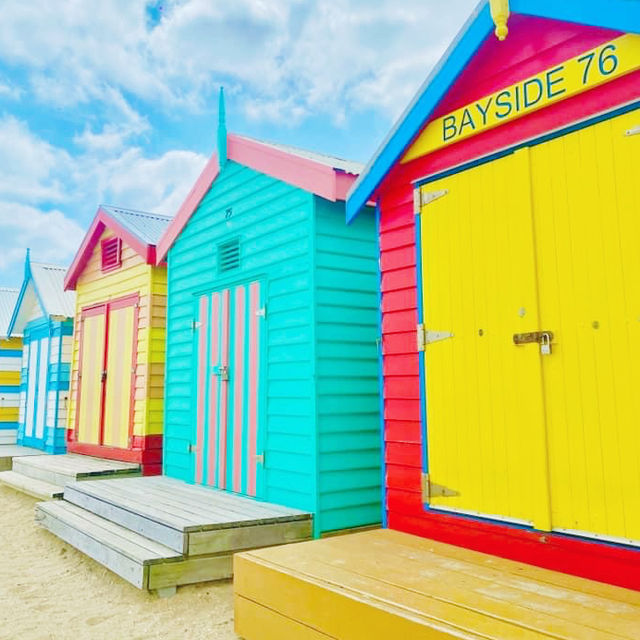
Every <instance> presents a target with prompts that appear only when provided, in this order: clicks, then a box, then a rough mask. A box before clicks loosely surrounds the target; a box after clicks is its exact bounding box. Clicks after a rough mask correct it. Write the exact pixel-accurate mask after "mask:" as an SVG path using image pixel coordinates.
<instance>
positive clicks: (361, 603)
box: [234, 543, 540, 640]
mask: <svg viewBox="0 0 640 640" xmlns="http://www.w3.org/2000/svg"><path fill="white" fill-rule="evenodd" d="M305 544H306V543H305ZM234 591H235V593H236V596H240V597H243V598H245V599H247V600H252V601H254V602H257V603H259V604H260V605H262V606H264V607H266V608H268V609H271V610H273V611H275V612H277V613H278V614H280V615H282V616H284V617H287V618H290V619H292V620H296V621H297V622H299V623H300V624H302V625H304V626H308V627H312V628H314V629H317V630H318V631H320V632H322V633H324V634H326V635H328V636H329V637H335V638H341V640H342V639H345V640H346V639H348V640H371V638H402V640H427V639H430V640H431V639H433V640H445V639H447V640H448V639H450V638H452V637H454V638H464V639H465V640H480V639H482V640H486V639H487V638H492V637H496V635H491V634H493V633H494V632H495V631H496V627H495V626H493V625H491V624H486V621H483V620H482V616H477V615H475V614H469V615H468V616H466V617H465V616H464V611H463V612H462V614H463V618H466V619H464V620H463V622H464V623H466V624H465V626H466V628H469V626H471V625H470V624H469V622H471V623H473V622H477V623H478V626H477V632H471V631H466V630H465V628H461V626H460V618H461V617H460V616H458V619H457V624H452V623H448V622H447V619H454V620H455V619H456V618H455V617H454V616H453V615H452V614H453V613H457V608H456V607H452V606H444V605H443V606H440V607H438V608H436V609H435V610H434V611H433V612H432V614H431V616H428V617H427V616H422V615H420V612H419V610H418V609H413V610H411V611H405V610H402V609H399V608H397V607H394V606H393V604H392V602H393V594H389V593H388V594H387V596H388V597H387V599H386V601H385V600H382V601H376V600H375V599H372V598H367V597H366V596H363V595H361V594H359V593H358V592H352V591H351V590H348V589H346V588H344V587H341V586H340V585H338V584H336V583H325V582H324V581H322V580H314V579H313V578H311V577H309V576H303V575H301V574H299V573H297V572H294V571H290V570H289V569H287V568H284V567H278V566H276V565H271V564H269V563H267V562H266V561H265V560H264V559H263V558H259V557H257V556H255V555H254V554H253V552H248V553H241V554H237V555H236V556H235V557H234ZM293 594H295V597H292V595H293ZM240 613H241V612H240ZM236 624H237V625H238V627H239V628H242V627H243V625H244V624H245V620H244V619H243V618H240V619H237V622H236ZM498 631H502V632H503V635H502V636H501V637H502V638H509V640H523V639H524V638H526V639H527V640H533V639H534V638H537V640H540V636H533V635H532V634H528V635H524V634H521V633H517V632H516V633H514V634H510V631H511V630H510V629H508V628H506V627H502V628H499V629H498ZM259 639H260V636H259V635H257V636H254V637H253V638H252V637H249V638H247V639H246V640H259Z"/></svg>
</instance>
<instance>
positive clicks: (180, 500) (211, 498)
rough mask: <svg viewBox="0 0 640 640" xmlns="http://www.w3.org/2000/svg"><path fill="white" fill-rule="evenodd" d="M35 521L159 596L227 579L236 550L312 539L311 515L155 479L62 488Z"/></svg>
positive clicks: (39, 508)
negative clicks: (182, 587) (59, 498)
mask: <svg viewBox="0 0 640 640" xmlns="http://www.w3.org/2000/svg"><path fill="white" fill-rule="evenodd" d="M36 520H37V521H38V522H39V523H40V524H41V525H42V526H44V527H45V528H47V529H49V530H50V531H51V532H52V533H55V534H56V535H57V536H58V537H60V538H62V539H63V540H65V541H66V542H68V543H69V544H71V545H73V546H75V547H76V548H78V549H80V550H81V551H83V552H84V553H86V554H87V555H89V556H91V557H92V558H94V559H95V560H97V561H98V562H100V563H101V564H103V565H104V566H106V567H108V568H109V569H111V570H112V571H113V572H114V573H117V574H118V575H120V576H121V577H123V578H124V579H125V580H128V581H129V582H131V583H132V584H133V585H135V586H136V587H138V588H142V589H149V590H157V591H160V592H164V591H165V590H168V592H170V591H171V590H175V587H176V586H178V585H182V584H189V583H193V582H201V581H206V580H218V579H223V578H229V577H231V575H232V574H233V566H232V555H233V553H235V552H236V551H240V550H246V549H253V548H257V547H264V546H268V545H278V544H286V543H289V542H298V541H300V540H307V539H309V538H310V537H311V531H312V521H311V514H309V513H306V512H303V511H298V510H295V509H289V508H286V507H281V506H278V505H273V504H269V503H263V502H257V501H255V500H251V499H248V498H243V497H241V496H237V495H234V494H230V493H227V492H224V491H217V490H212V489H207V488H204V487H199V486H193V485H188V484H186V483H184V482H180V481H178V480H174V479H171V478H166V477H161V476H155V477H144V478H121V479H113V480H88V481H84V482H77V483H70V484H67V485H66V487H65V490H64V500H63V501H62V502H45V503H40V504H38V505H37V507H36Z"/></svg>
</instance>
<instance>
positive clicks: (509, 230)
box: [420, 149, 550, 529]
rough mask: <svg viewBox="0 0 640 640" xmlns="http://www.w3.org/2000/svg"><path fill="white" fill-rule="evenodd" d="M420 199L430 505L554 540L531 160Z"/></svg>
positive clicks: (438, 187) (521, 156) (460, 178)
mask: <svg viewBox="0 0 640 640" xmlns="http://www.w3.org/2000/svg"><path fill="white" fill-rule="evenodd" d="M421 194H422V200H421V202H424V204H422V205H421V208H420V218H421V245H422V246H421V251H422V254H421V258H422V280H423V301H422V304H423V309H424V314H423V317H424V328H425V330H426V338H427V344H426V346H425V352H424V362H425V372H426V406H427V425H428V444H427V446H428V465H429V494H430V496H429V498H428V501H429V504H430V505H431V506H432V507H435V508H438V509H445V510H454V511H459V512H463V513H470V514H477V515H484V516H487V517H493V518H499V519H504V520H509V521H515V522H521V523H528V524H532V525H534V526H535V527H537V528H540V529H548V528H549V526H550V523H549V492H548V469H547V456H546V439H545V438H546V436H545V429H544V406H543V394H542V376H541V359H540V354H539V350H538V348H537V345H523V346H515V345H514V343H513V335H514V334H516V333H526V332H533V331H537V330H538V329H539V326H540V318H539V311H538V301H537V300H538V294H537V288H536V269H535V250H534V244H533V220H532V208H531V183H530V165H529V151H528V150H527V149H525V150H522V151H519V152H517V153H515V154H512V155H510V156H507V157H505V158H503V159H500V160H496V161H494V162H490V163H487V164H484V165H481V166H478V167H476V168H474V169H471V170H468V171H465V172H462V173H459V174H457V175H454V176H451V177H448V178H444V179H442V180H440V181H438V182H434V183H430V184H428V185H425V186H424V187H422V189H421ZM448 334H452V335H451V336H450V337H448Z"/></svg>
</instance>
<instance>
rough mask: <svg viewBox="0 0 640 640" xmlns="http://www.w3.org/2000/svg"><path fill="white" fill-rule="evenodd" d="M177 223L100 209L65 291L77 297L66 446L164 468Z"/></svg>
mask: <svg viewBox="0 0 640 640" xmlns="http://www.w3.org/2000/svg"><path fill="white" fill-rule="evenodd" d="M170 221H171V218H170V217H167V216H161V215H155V214H150V213H143V212H140V211H131V210H127V209H122V208H118V207H110V206H105V205H103V206H100V207H99V208H98V211H97V213H96V216H95V218H94V220H93V223H92V225H91V227H90V229H89V231H88V232H87V235H86V236H85V238H84V241H83V242H82V245H81V246H80V249H79V250H78V253H77V254H76V256H75V259H74V261H73V263H72V264H71V267H70V268H69V271H68V272H67V276H66V278H65V288H66V289H67V290H74V291H75V292H76V300H77V302H76V317H75V320H76V324H75V332H74V341H73V361H72V367H71V392H70V406H69V415H68V423H67V426H68V430H67V450H68V451H69V452H71V453H79V454H86V455H91V456H97V457H100V458H108V459H112V460H120V461H123V462H135V463H138V464H140V465H141V467H142V472H143V473H144V474H145V475H153V474H158V473H161V470H162V420H163V417H162V416H163V396H164V393H163V389H164V366H165V365H164V363H165V319H166V297H167V278H166V265H165V264H160V265H158V266H156V264H155V263H156V243H157V241H158V240H159V239H160V237H161V235H162V233H163V232H164V231H165V229H166V228H167V226H168V225H169V222H170Z"/></svg>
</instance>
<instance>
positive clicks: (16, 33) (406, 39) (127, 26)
mask: <svg viewBox="0 0 640 640" xmlns="http://www.w3.org/2000/svg"><path fill="white" fill-rule="evenodd" d="M476 3H477V0H448V1H447V3H446V10H443V7H442V5H443V3H442V2H441V1H440V0H430V1H428V0H404V1H403V2H398V1H397V0H316V1H314V2H311V1H309V0H279V1H277V2H276V1H273V0H233V2H222V1H220V0H167V1H166V2H164V3H163V11H162V14H161V15H162V17H161V19H160V20H159V22H157V24H153V25H152V24H149V21H148V19H147V16H146V13H145V8H146V5H147V3H146V2H145V1H144V0H110V1H108V2H100V3H94V2H86V1H85V0H68V1H67V2H63V3H59V2H55V3H52V2H50V1H49V0H31V1H30V2H28V3H25V2H24V0H4V2H3V19H2V21H1V22H0V58H3V59H4V60H6V61H8V62H9V63H13V64H16V65H17V64H19V65H24V66H25V67H26V68H27V69H28V70H29V72H30V74H31V86H32V89H33V91H34V92H35V95H36V96H37V97H38V99H39V100H42V101H45V102H47V103H53V104H56V105H63V106H67V105H70V104H74V103H77V102H86V101H88V100H103V99H105V97H104V92H105V90H108V89H109V88H112V89H113V90H114V91H117V92H120V94H121V95H122V94H123V93H126V94H130V95H133V96H137V97H138V98H139V99H143V100H146V101H153V102H154V103H155V104H156V105H161V106H163V107H164V108H165V109H166V110H171V109H175V108H176V107H179V108H181V109H184V108H191V109H198V108H200V107H201V106H202V105H203V100H204V99H205V98H207V97H208V96H209V95H210V91H211V89H212V88H213V87H214V86H216V85H217V84H220V83H221V82H224V84H226V85H232V86H235V87H238V86H241V87H242V91H243V100H244V102H245V104H246V111H247V114H248V115H249V116H250V117H251V118H253V119H257V118H264V119H266V120H273V119H275V118H278V119H280V118H283V117H284V118H286V117H292V118H293V119H294V120H296V121H297V120H300V119H302V118H304V117H305V116H307V115H309V114H312V113H313V114H324V113H328V114H332V115H334V117H335V118H336V120H337V121H340V120H341V119H343V118H344V117H347V116H349V114H350V113H351V112H352V111H354V110H360V109H363V108H377V109H379V110H381V111H382V112H384V113H387V114H391V115H396V114H397V113H398V112H399V110H400V108H401V106H403V105H404V104H405V103H406V102H407V99H408V97H409V96H410V95H411V94H412V93H413V92H414V91H415V89H416V88H417V87H418V86H419V85H420V83H421V81H422V80H423V79H424V77H425V75H426V73H427V72H428V71H429V69H430V67H431V66H432V65H433V63H434V62H435V60H436V59H437V57H438V56H439V55H440V54H441V53H442V51H443V50H444V48H445V46H446V45H447V43H448V42H449V41H450V40H451V38H452V36H453V35H454V34H455V32H456V30H457V29H458V28H459V27H460V26H461V25H462V23H463V20H464V18H465V17H466V16H467V15H468V13H469V12H470V11H471V9H472V8H473V7H474V5H475V4H476ZM271 103H275V104H276V106H274V105H273V104H271ZM104 133H105V135H106V137H105V141H104V142H96V141H95V140H94V139H93V138H91V137H90V135H87V138H86V140H87V142H88V143H89V144H91V143H96V144H98V145H99V144H105V145H106V146H110V145H113V144H114V142H113V141H112V140H113V131H106V132H104Z"/></svg>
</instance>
